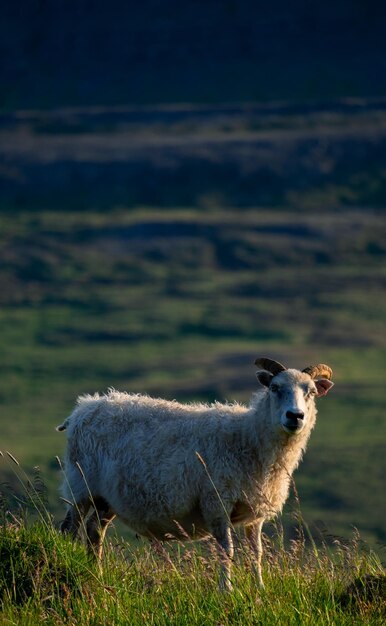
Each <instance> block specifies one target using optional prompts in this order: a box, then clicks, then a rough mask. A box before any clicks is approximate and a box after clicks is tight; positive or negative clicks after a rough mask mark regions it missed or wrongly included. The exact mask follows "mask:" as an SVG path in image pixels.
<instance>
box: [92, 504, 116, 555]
mask: <svg viewBox="0 0 386 626" xmlns="http://www.w3.org/2000/svg"><path fill="white" fill-rule="evenodd" d="M93 504H94V507H95V510H94V511H93V512H92V514H91V515H90V517H89V518H88V520H87V526H86V532H87V544H88V550H89V552H92V553H93V554H94V555H95V556H96V557H97V558H98V559H101V558H102V549H103V540H104V538H105V535H106V531H107V528H108V526H109V524H110V523H111V522H112V521H113V519H114V517H115V513H114V512H113V511H112V510H111V508H110V507H109V505H108V503H107V502H106V500H104V499H103V498H96V499H95V500H94V502H93Z"/></svg>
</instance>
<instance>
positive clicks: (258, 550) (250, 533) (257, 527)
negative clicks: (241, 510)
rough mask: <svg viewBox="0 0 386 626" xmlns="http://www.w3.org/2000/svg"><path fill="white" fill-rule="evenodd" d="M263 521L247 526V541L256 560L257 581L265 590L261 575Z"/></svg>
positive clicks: (254, 568) (255, 573) (254, 565)
mask: <svg viewBox="0 0 386 626" xmlns="http://www.w3.org/2000/svg"><path fill="white" fill-rule="evenodd" d="M263 523H264V520H263V519H259V520H258V521H257V522H256V523H255V524H252V525H251V526H247V527H246V529H245V532H246V535H247V539H248V541H249V544H250V546H251V548H252V552H253V554H254V556H255V560H254V561H253V564H252V567H253V573H254V575H255V577H256V579H257V584H258V586H259V587H260V588H261V589H263V588H264V583H263V577H262V574H261V561H262V557H263V542H262V540H261V530H262V528H263Z"/></svg>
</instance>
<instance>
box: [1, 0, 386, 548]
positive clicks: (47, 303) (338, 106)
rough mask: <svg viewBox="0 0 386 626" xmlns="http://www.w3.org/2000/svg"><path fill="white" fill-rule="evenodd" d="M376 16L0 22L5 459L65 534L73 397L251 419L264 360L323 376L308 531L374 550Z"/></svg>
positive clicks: (98, 13)
mask: <svg viewBox="0 0 386 626" xmlns="http://www.w3.org/2000/svg"><path fill="white" fill-rule="evenodd" d="M385 13H386V9H383V8H382V7H381V6H380V5H379V3H375V2H374V3H373V2H360V1H357V2H348V1H346V2H344V1H336V2H325V3H323V4H315V5H313V3H310V2H300V1H295V2H292V3H290V4H288V3H284V2H281V1H280V0H278V1H276V2H271V3H267V4H265V3H264V4H262V3H257V2H247V1H240V2H233V1H232V2H230V1H229V2H200V1H197V2H186V3H175V2H163V3H162V2H155V1H149V0H145V1H144V2H141V3H139V4H138V5H137V4H135V5H134V3H131V2H110V3H102V2H80V1H78V2H76V3H75V2H71V1H66V2H64V1H63V2H59V1H57V2H54V1H51V2H44V1H40V2H32V1H31V2H14V3H10V2H9V3H7V6H5V7H3V8H2V20H1V24H0V31H1V36H0V42H1V43H0V45H1V59H2V64H1V72H2V74H1V80H0V94H1V96H0V97H1V102H2V109H1V114H0V155H1V162H0V358H1V364H2V377H1V384H0V411H1V413H0V414H1V433H2V434H1V439H0V450H1V451H3V452H4V451H5V450H9V451H10V452H11V453H12V454H13V455H14V456H15V457H16V458H17V459H18V460H19V462H20V463H21V465H22V467H24V468H25V469H26V470H27V472H28V473H29V474H30V475H33V472H34V470H33V467H34V466H39V467H40V471H41V474H42V477H43V480H44V482H45V483H46V484H47V486H48V497H49V505H50V508H51V510H52V511H54V513H55V516H56V517H59V516H60V515H61V505H60V503H59V501H58V496H57V488H58V484H59V480H60V476H59V470H58V467H57V463H56V461H55V455H57V454H59V455H62V454H63V449H64V437H62V436H61V435H60V434H58V433H56V432H55V430H54V428H55V426H56V425H57V424H58V423H60V422H61V421H62V420H63V418H64V416H66V415H67V414H68V413H69V412H70V411H71V409H72V406H73V404H74V401H75V398H76V397H77V396H78V395H79V394H80V393H86V392H88V393H93V392H95V391H104V390H106V389H107V388H108V387H109V386H114V387H116V388H119V389H126V390H128V391H141V392H147V393H151V394H158V395H162V396H164V397H168V398H178V399H181V400H192V399H200V400H207V401H212V400H214V399H217V400H224V399H228V400H234V399H237V400H240V401H244V402H247V401H248V398H249V396H250V394H251V393H253V391H254V390H255V389H256V388H257V382H256V380H255V378H254V367H253V365H252V363H253V361H254V359H255V358H256V356H257V355H262V354H265V355H271V356H272V357H274V358H275V357H276V358H277V359H279V360H281V361H283V362H284V363H286V364H288V365H289V366H296V367H304V366H306V365H308V364H310V363H312V362H315V361H318V362H319V361H323V362H326V363H329V364H330V365H331V366H332V367H333V369H334V372H335V376H334V379H335V382H336V387H335V388H334V390H333V391H332V392H331V393H330V395H329V396H328V398H325V399H322V400H321V401H320V403H319V406H320V417H319V420H318V425H317V428H316V431H315V433H314V435H313V437H312V440H311V444H310V449H309V451H308V453H307V455H306V457H305V460H304V462H303V464H302V466H301V468H300V470H299V471H298V473H297V475H296V482H297V486H298V490H299V494H300V498H301V502H302V507H303V512H304V515H305V517H306V520H307V522H308V523H309V525H310V527H311V528H312V529H313V530H315V529H316V528H325V529H326V531H325V532H326V533H327V534H328V533H330V534H332V535H333V534H335V533H339V534H341V535H343V536H345V537H347V536H348V535H350V534H351V532H352V527H353V526H355V527H358V528H359V531H360V533H361V535H362V537H364V538H365V539H367V540H369V541H370V542H371V544H372V545H373V546H377V547H379V546H380V545H384V544H385V542H386V527H385V519H386V501H385V497H384V494H385V476H386V458H385V454H384V450H385V444H386V428H385V412H384V406H385V403H386V393H385V383H384V381H385V366H384V363H385V356H386V334H385V324H384V320H385V315H386V296H385V286H386V215H385V209H386V84H385V76H386V72H385V69H386V68H385V63H386V49H385V48H386V39H385V38H384V17H385V15H384V14H385ZM15 467H16V466H15V465H14V464H13V463H12V461H9V464H7V456H6V455H5V456H4V458H0V492H1V493H5V494H7V493H8V492H9V487H11V490H12V489H13V490H16V491H18V492H20V489H19V484H18V481H17V479H16V478H15V475H14V473H13V469H14V468H15ZM35 478H36V477H35ZM39 480H40V479H39ZM38 484H39V485H40V482H39V483H38ZM287 510H288V511H289V512H290V511H291V505H290V506H289V507H287Z"/></svg>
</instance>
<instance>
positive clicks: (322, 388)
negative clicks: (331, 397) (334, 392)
mask: <svg viewBox="0 0 386 626" xmlns="http://www.w3.org/2000/svg"><path fill="white" fill-rule="evenodd" d="M314 382H315V385H316V389H317V390H318V398H321V397H322V396H326V395H327V394H328V392H329V391H330V389H331V387H333V386H334V383H333V382H332V381H331V380H327V378H320V379H319V380H315V381H314Z"/></svg>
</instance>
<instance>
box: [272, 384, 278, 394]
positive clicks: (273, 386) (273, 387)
mask: <svg viewBox="0 0 386 626" xmlns="http://www.w3.org/2000/svg"><path fill="white" fill-rule="evenodd" d="M270 389H271V391H273V393H277V392H278V391H279V385H275V384H273V385H271V386H270Z"/></svg>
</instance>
